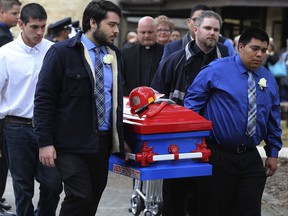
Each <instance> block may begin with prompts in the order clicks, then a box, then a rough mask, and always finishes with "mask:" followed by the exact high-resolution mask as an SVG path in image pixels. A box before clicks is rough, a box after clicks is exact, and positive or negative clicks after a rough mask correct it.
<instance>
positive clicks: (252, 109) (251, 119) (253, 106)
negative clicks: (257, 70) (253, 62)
mask: <svg viewBox="0 0 288 216" xmlns="http://www.w3.org/2000/svg"><path fill="white" fill-rule="evenodd" d="M256 115H257V103H256V84H255V80H254V77H253V74H252V72H250V71H248V120H247V134H248V135H249V136H250V137H251V136H253V134H254V133H255V132H256Z"/></svg>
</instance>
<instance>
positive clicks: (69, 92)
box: [34, 0, 124, 216]
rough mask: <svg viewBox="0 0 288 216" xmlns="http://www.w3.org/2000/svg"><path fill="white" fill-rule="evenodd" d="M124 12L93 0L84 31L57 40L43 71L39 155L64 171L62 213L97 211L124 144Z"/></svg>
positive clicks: (37, 116)
mask: <svg viewBox="0 0 288 216" xmlns="http://www.w3.org/2000/svg"><path fill="white" fill-rule="evenodd" d="M120 17H121V10H120V8H119V7H117V6H116V5H115V4H114V3H112V2H110V1H102V0H100V1H91V2H90V3H89V4H88V6H87V7H86V9H85V11H84V13H83V20H82V27H83V32H79V33H78V34H77V35H76V36H75V37H73V38H71V39H69V40H64V41H60V42H58V43H56V44H54V45H53V46H52V47H51V48H50V50H49V51H48V53H47V55H46V57H45V59H44V62H43V66H42V69H41V72H40V75H39V80H38V83H37V87H36V93H35V107H34V124H35V133H36V137H37V143H38V146H39V158H40V161H41V162H42V163H43V164H44V165H45V166H48V167H53V166H56V167H57V168H58V170H59V171H60V174H61V176H62V181H63V182H64V190H65V195H66V197H65V199H64V202H63V203H62V206H61V210H60V215H62V216H73V215H85V216H94V215H95V213H96V211H97V207H98V203H99V201H100V198H101V196H102V193H103V191H104V189H105V187H106V184H107V177H108V162H109V156H110V152H111V151H113V152H119V151H121V150H122V151H123V148H124V147H123V145H124V144H123V140H124V139H123V131H122V130H123V94H122V79H121V73H120V72H121V67H122V65H121V57H120V51H119V50H118V49H117V48H116V47H115V46H114V45H113V42H114V40H115V38H116V37H117V35H118V33H119V23H120ZM98 73H102V75H104V80H103V77H102V79H100V76H99V77H98ZM101 82H102V83H101ZM101 85H102V87H103V85H104V89H102V90H103V91H102V92H101V91H99V93H97V92H98V90H99V89H98V87H99V86H101ZM103 97H104V99H105V100H104V101H103V104H99V103H98V102H99V101H100V99H103ZM100 108H101V110H100ZM103 110H105V112H103V114H104V115H103V116H104V118H103V116H101V115H100V113H102V111H103Z"/></svg>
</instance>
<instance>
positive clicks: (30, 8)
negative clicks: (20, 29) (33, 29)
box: [20, 3, 47, 24]
mask: <svg viewBox="0 0 288 216" xmlns="http://www.w3.org/2000/svg"><path fill="white" fill-rule="evenodd" d="M30 19H39V20H47V13H46V11H45V9H44V7H43V6H41V5H40V4H38V3H30V4H27V5H25V6H24V7H23V8H22V10H21V13H20V20H22V22H23V23H24V24H27V23H28V22H29V20H30Z"/></svg>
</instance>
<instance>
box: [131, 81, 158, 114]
mask: <svg viewBox="0 0 288 216" xmlns="http://www.w3.org/2000/svg"><path fill="white" fill-rule="evenodd" d="M155 99H156V96H155V93H154V91H153V90H152V89H151V88H150V87H147V86H140V87H137V88H135V89H133V90H132V91H131V93H130V94H129V104H130V108H131V113H132V114H138V115H139V114H141V113H142V112H143V111H145V110H147V109H148V105H149V104H151V103H153V102H154V101H155Z"/></svg>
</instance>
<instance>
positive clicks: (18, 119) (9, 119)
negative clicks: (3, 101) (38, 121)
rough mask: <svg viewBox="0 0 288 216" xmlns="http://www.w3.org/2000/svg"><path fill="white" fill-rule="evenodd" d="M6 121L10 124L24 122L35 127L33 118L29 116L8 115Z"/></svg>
mask: <svg viewBox="0 0 288 216" xmlns="http://www.w3.org/2000/svg"><path fill="white" fill-rule="evenodd" d="M5 122H6V123H10V124H23V125H28V126H31V127H34V125H33V120H32V119H29V118H23V117H17V116H6V117H5Z"/></svg>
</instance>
